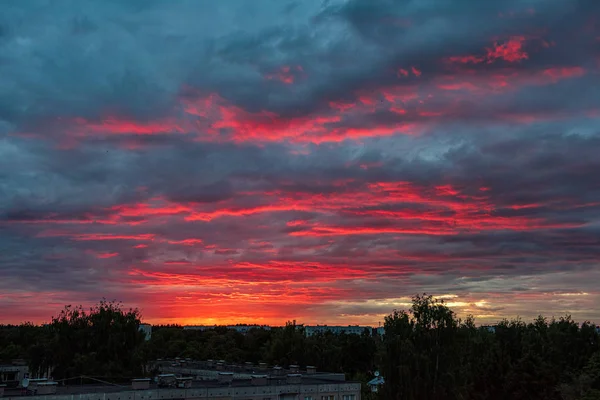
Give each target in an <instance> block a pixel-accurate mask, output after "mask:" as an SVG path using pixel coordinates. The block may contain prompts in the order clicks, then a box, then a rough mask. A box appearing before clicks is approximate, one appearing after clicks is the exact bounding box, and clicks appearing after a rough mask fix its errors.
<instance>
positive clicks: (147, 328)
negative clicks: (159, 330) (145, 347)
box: [140, 324, 152, 340]
mask: <svg viewBox="0 0 600 400" xmlns="http://www.w3.org/2000/svg"><path fill="white" fill-rule="evenodd" d="M140 331H141V332H143V333H144V335H145V338H146V340H150V338H151V337H152V325H150V324H140Z"/></svg>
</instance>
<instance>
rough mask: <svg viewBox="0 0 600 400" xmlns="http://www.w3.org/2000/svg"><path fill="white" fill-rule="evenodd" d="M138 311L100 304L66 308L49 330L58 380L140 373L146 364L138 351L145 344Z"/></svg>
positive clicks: (53, 321) (104, 302) (110, 303)
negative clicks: (82, 376) (81, 376)
mask: <svg viewBox="0 0 600 400" xmlns="http://www.w3.org/2000/svg"><path fill="white" fill-rule="evenodd" d="M139 326H140V314H139V311H138V310H137V309H135V310H134V309H130V310H127V311H126V310H123V308H122V306H121V304H120V303H115V302H107V301H105V300H103V301H101V302H99V303H98V304H97V305H96V306H94V307H92V308H90V310H89V311H87V312H86V311H85V310H84V309H83V307H81V306H79V307H71V306H67V307H65V309H64V310H62V311H61V313H60V314H59V315H58V316H57V317H55V318H53V319H52V323H51V324H50V326H49V333H50V345H51V348H52V354H50V356H51V357H52V359H53V360H54V369H53V375H54V377H55V378H57V379H60V378H62V379H64V378H70V377H75V376H80V375H92V376H94V375H95V376H109V377H110V376H112V377H117V376H119V377H133V376H137V375H140V374H142V373H143V370H144V368H143V365H144V362H145V360H143V359H141V358H140V352H139V351H137V350H138V348H139V347H140V346H141V345H142V344H143V343H144V334H143V333H142V332H140V330H139Z"/></svg>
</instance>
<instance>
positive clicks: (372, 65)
mask: <svg viewBox="0 0 600 400" xmlns="http://www.w3.org/2000/svg"><path fill="white" fill-rule="evenodd" d="M599 16H600V1H598V0H502V1H499V0H498V1H492V0H490V1H485V0H482V1H476V0H322V1H321V0H297V1H290V0H219V1H201V0H175V1H166V0H164V1H162V0H161V1H159V0H145V1H134V0H129V1H127V0H102V1H99V0H94V1H92V0H60V1H50V0H3V1H2V2H1V4H0V322H3V323H18V322H22V321H33V322H36V323H41V322H46V321H48V320H49V319H50V317H51V316H52V315H56V314H57V312H58V311H60V309H62V307H63V306H64V305H65V304H83V305H85V306H88V305H92V304H93V303H95V302H97V301H98V300H100V299H102V298H103V297H106V298H107V299H117V300H121V301H123V302H124V304H125V305H126V306H128V307H129V306H131V307H139V308H140V309H141V311H142V313H143V316H144V319H145V320H146V321H148V322H152V323H165V322H177V323H181V324H213V323H223V324H225V323H237V322H239V323H250V322H251V323H268V324H274V325H280V324H283V323H285V321H286V320H292V319H296V320H297V321H298V322H301V323H317V322H318V323H329V324H334V323H337V324H355V323H360V324H375V325H376V324H377V323H378V322H380V321H383V317H384V316H385V315H386V314H389V313H390V312H392V310H394V309H403V308H407V307H408V306H409V302H410V296H412V295H414V294H416V293H422V292H427V293H431V294H434V295H438V296H443V297H444V298H446V299H447V300H448V301H449V304H450V305H451V306H452V307H453V308H454V309H455V310H456V311H458V312H459V314H460V315H463V316H464V315H465V314H467V313H472V314H473V315H475V317H476V319H477V321H478V322H479V323H488V322H493V321H497V320H498V319H501V318H503V317H508V318H512V317H517V316H521V317H523V318H526V319H528V318H531V317H533V316H536V315H537V314H539V313H542V314H544V315H546V316H549V317H551V316H552V315H555V316H562V315H564V314H565V313H570V314H572V315H573V317H574V318H575V319H576V320H578V321H582V320H585V319H589V320H592V321H596V322H600V308H599V307H598V304H599V301H600V268H599V258H600V175H599V174H600V132H599V126H600V17H599Z"/></svg>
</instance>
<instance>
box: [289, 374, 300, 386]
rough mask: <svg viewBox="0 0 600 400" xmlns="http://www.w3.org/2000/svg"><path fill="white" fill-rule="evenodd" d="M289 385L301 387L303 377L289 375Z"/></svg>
mask: <svg viewBox="0 0 600 400" xmlns="http://www.w3.org/2000/svg"><path fill="white" fill-rule="evenodd" d="M287 383H288V384H289V385H299V384H301V383H302V375H300V374H288V376H287Z"/></svg>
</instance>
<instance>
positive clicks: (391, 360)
mask: <svg viewBox="0 0 600 400" xmlns="http://www.w3.org/2000/svg"><path fill="white" fill-rule="evenodd" d="M139 325H140V316H139V313H138V311H137V310H128V311H125V310H123V309H122V308H121V307H120V305H119V304H115V303H107V302H101V303H100V304H99V305H97V306H96V307H94V308H92V309H91V310H89V311H85V310H83V309H82V308H81V307H76V308H72V307H67V308H65V310H63V311H62V312H61V314H59V316H58V317H56V318H54V319H53V321H52V323H51V324H49V325H46V326H42V327H39V326H33V325H30V324H24V325H20V326H0V361H2V360H5V361H7V360H11V359H15V358H24V359H26V360H27V361H28V363H29V366H30V369H31V371H32V373H33V374H34V375H36V374H40V373H42V372H43V371H50V372H51V374H52V376H53V377H54V378H55V379H65V378H71V377H77V376H81V375H85V376H95V377H104V378H106V379H112V380H116V379H117V378H118V377H121V378H129V377H139V376H142V375H148V374H151V373H152V372H153V371H148V370H147V365H148V362H149V361H151V360H154V359H157V358H174V357H181V358H188V357H189V358H192V359H197V360H206V359H214V360H220V359H223V360H226V361H228V362H232V363H243V362H246V361H250V362H253V363H258V362H266V363H268V364H270V365H281V366H288V365H290V364H298V365H301V366H306V365H315V366H316V367H317V368H318V369H319V370H326V371H332V372H344V373H346V374H347V377H348V378H349V379H356V380H360V381H362V382H364V383H366V382H367V381H368V380H370V379H371V378H372V377H373V372H374V371H375V370H380V371H381V373H382V375H383V376H384V378H385V380H386V383H385V385H384V386H383V387H382V388H381V390H380V392H379V393H378V394H375V393H369V391H368V388H367V387H366V386H365V387H364V391H363V399H365V400H371V399H377V398H379V399H403V400H404V399H565V400H571V399H587V400H590V399H600V352H599V337H598V332H597V330H596V328H595V326H594V325H592V324H589V323H583V324H581V325H578V324H577V323H575V322H574V321H572V320H571V319H570V318H569V317H564V318H560V319H558V320H554V319H553V320H546V319H544V318H542V317H539V318H538V319H536V320H534V321H533V322H530V323H525V322H523V321H520V320H514V321H506V320H505V321H501V322H500V323H499V324H498V325H497V326H495V332H493V331H491V330H489V329H487V328H481V327H476V326H475V323H474V320H473V318H471V317H468V318H466V319H465V320H460V319H458V318H457V317H456V316H455V314H454V313H453V312H452V310H450V309H449V308H448V307H447V306H446V305H445V304H444V303H443V302H442V301H438V300H435V299H433V298H432V297H430V296H425V295H424V296H416V297H415V298H414V299H413V306H412V308H411V309H410V310H408V311H395V312H393V313H392V314H391V315H389V316H388V317H387V318H386V321H385V331H386V334H385V336H384V337H383V338H381V337H378V336H370V335H368V334H366V333H365V334H363V335H346V334H341V335H334V334H331V333H325V334H317V335H314V336H310V337H306V336H305V335H304V332H303V330H302V328H301V327H297V326H295V325H293V324H291V323H288V324H287V325H286V326H285V327H282V328H273V329H271V330H262V329H251V330H250V331H249V332H248V333H246V334H242V333H239V332H237V331H235V330H230V329H227V328H224V327H217V328H214V329H208V330H205V331H200V330H184V329H183V328H182V327H180V326H177V325H168V326H154V327H153V332H152V338H151V340H149V341H145V340H144V335H143V334H142V333H141V332H139V330H138V328H139ZM377 396H378V397H377Z"/></svg>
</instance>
